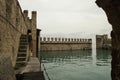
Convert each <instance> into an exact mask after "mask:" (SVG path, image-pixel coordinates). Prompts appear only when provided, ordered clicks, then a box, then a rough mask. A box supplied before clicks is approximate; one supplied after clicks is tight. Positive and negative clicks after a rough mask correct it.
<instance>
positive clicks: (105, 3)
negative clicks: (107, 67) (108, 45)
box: [96, 0, 120, 80]
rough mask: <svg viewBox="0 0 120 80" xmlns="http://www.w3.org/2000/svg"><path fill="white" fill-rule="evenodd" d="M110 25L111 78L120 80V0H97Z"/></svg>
mask: <svg viewBox="0 0 120 80" xmlns="http://www.w3.org/2000/svg"><path fill="white" fill-rule="evenodd" d="M96 3H97V5H98V6H99V7H101V8H102V9H103V10H104V11H105V13H106V15H107V17H108V21H109V23H110V24H111V25H112V29H113V30H112V32H111V37H112V62H111V66H112V71H111V77H112V80H120V0H97V1H96Z"/></svg>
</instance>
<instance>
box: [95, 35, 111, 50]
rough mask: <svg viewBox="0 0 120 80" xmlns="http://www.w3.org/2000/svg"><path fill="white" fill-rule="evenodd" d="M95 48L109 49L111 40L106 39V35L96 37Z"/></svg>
mask: <svg viewBox="0 0 120 80" xmlns="http://www.w3.org/2000/svg"><path fill="white" fill-rule="evenodd" d="M96 48H97V49H111V39H109V38H108V35H106V34H104V35H96Z"/></svg>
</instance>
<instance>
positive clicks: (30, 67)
mask: <svg viewBox="0 0 120 80" xmlns="http://www.w3.org/2000/svg"><path fill="white" fill-rule="evenodd" d="M20 71H21V72H20ZM20 71H18V72H19V74H17V75H16V78H17V80H45V78H44V75H43V71H40V62H39V60H38V58H34V57H31V58H30V61H29V62H28V63H27V66H26V67H24V68H22V69H20Z"/></svg>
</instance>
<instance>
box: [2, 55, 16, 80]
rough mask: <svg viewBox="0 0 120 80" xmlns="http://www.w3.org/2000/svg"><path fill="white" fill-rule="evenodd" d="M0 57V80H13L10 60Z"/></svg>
mask: <svg viewBox="0 0 120 80" xmlns="http://www.w3.org/2000/svg"><path fill="white" fill-rule="evenodd" d="M0 55H1V56H0V80H15V75H14V69H13V67H12V63H11V58H10V57H9V56H8V55H5V54H0Z"/></svg>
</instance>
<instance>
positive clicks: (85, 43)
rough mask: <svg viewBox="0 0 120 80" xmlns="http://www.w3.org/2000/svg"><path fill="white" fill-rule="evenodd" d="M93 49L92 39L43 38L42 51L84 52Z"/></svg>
mask: <svg viewBox="0 0 120 80" xmlns="http://www.w3.org/2000/svg"><path fill="white" fill-rule="evenodd" d="M91 48H92V40H91V39H78V38H76V39H74V38H53V37H52V38H46V37H44V38H41V49H40V50H41V51H52V50H84V49H91Z"/></svg>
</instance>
